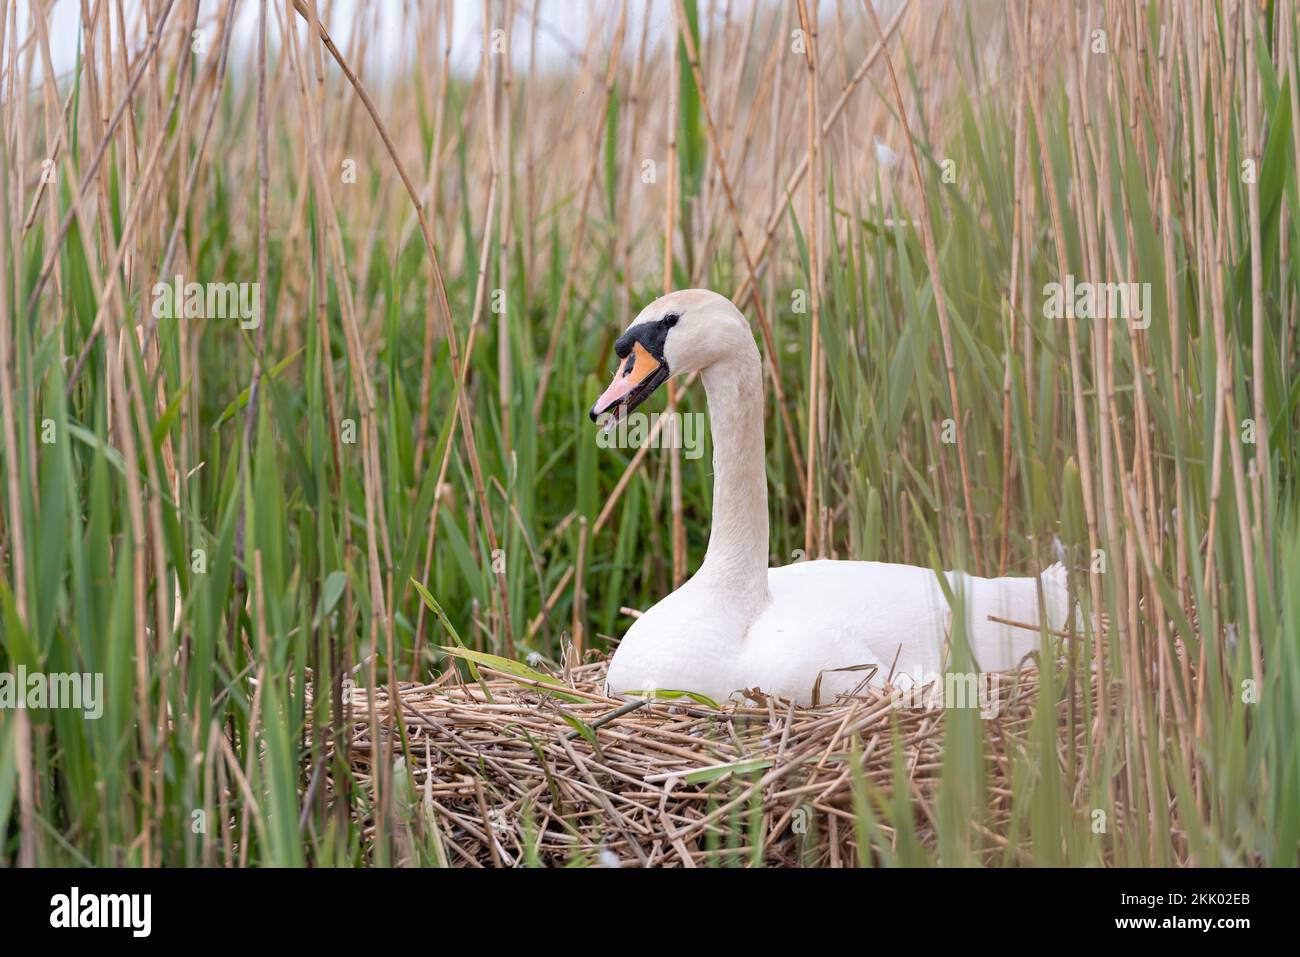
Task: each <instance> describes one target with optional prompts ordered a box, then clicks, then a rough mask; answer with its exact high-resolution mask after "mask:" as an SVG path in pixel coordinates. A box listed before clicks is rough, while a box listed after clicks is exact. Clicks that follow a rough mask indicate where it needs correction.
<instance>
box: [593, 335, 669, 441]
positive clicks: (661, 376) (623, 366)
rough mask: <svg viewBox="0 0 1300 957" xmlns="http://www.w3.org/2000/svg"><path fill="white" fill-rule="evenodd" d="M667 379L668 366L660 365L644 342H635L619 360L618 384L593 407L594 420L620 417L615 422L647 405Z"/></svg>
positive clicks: (607, 391)
mask: <svg viewBox="0 0 1300 957" xmlns="http://www.w3.org/2000/svg"><path fill="white" fill-rule="evenodd" d="M667 378H668V363H666V362H660V361H659V360H658V359H656V358H655V357H654V356H652V355H651V354H650V352H649V351H648V350H647V349H646V347H645V346H643V345H641V343H639V342H633V343H632V351H631V352H629V353H628V354H627V356H625V357H623V358H621V359H620V360H619V366H618V371H616V372H615V373H614V381H613V382H611V383H610V384H609V388H608V389H606V390H605V391H604V392H602V393H601V395H600V398H599V399H597V400H596V404H595V405H593V406H592V407H591V421H593V422H595V421H597V420H598V419H599V418H600V417H601V416H602V415H605V414H606V413H613V414H614V415H615V416H616V419H615V420H611V421H616V420H617V418H622V417H623V416H625V415H627V413H628V412H630V411H632V410H633V409H635V408H636V407H637V406H638V405H640V404H641V403H642V402H644V401H645V400H646V399H647V398H648V397H649V396H650V393H652V392H654V390H655V389H657V388H659V386H660V385H661V384H662V383H663V382H664V381H665V380H667Z"/></svg>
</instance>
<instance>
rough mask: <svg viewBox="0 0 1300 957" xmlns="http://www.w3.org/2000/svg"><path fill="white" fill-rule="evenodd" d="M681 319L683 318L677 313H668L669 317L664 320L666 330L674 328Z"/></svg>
mask: <svg viewBox="0 0 1300 957" xmlns="http://www.w3.org/2000/svg"><path fill="white" fill-rule="evenodd" d="M680 318H681V316H679V315H678V314H677V313H675V312H670V313H668V315H666V316H664V318H663V324H664V328H665V329H671V328H672V327H673V326H675V325H677V320H678V319H680Z"/></svg>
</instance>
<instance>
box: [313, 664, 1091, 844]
mask: <svg viewBox="0 0 1300 957" xmlns="http://www.w3.org/2000/svg"><path fill="white" fill-rule="evenodd" d="M604 669H605V664H604V662H598V663H594V664H588V665H583V666H581V667H578V668H574V669H572V670H571V671H570V672H568V673H567V674H566V676H565V680H564V681H563V682H562V683H561V684H557V685H554V686H551V685H542V684H540V683H538V682H535V681H530V680H528V679H526V678H520V677H512V676H510V675H506V674H502V673H500V672H495V671H493V670H491V669H489V668H480V674H479V677H480V680H479V681H477V682H474V681H465V680H464V679H463V678H462V676H460V675H459V674H458V673H457V672H456V671H455V669H451V670H449V671H448V673H447V674H444V675H443V676H442V677H441V678H440V679H439V680H438V681H436V682H434V683H433V684H426V685H415V684H403V685H400V686H399V689H398V697H399V699H400V700H399V705H400V706H399V707H390V702H389V700H388V699H389V694H388V691H387V689H385V688H379V689H375V691H374V692H373V695H374V701H373V705H374V710H373V716H372V711H371V705H372V702H371V701H370V698H369V695H370V692H369V691H368V690H367V689H363V688H350V689H349V690H348V693H347V699H348V701H349V703H350V706H351V707H350V709H349V711H350V717H349V721H348V726H349V729H350V735H349V742H348V751H347V755H346V759H347V762H348V765H349V767H350V770H351V781H352V786H354V787H363V788H365V789H366V790H367V791H368V792H369V793H372V794H373V790H372V789H373V788H374V786H375V783H376V782H375V775H376V773H377V771H379V770H380V769H381V765H383V764H384V762H385V759H386V761H387V762H391V764H388V765H386V766H387V767H391V768H392V770H393V773H392V774H388V775H385V777H386V779H387V781H388V782H389V784H384V785H383V786H384V787H389V786H391V787H392V788H393V792H394V797H393V799H392V800H391V801H390V802H386V805H385V806H390V807H392V808H393V811H392V813H393V814H394V820H393V821H392V822H391V824H392V826H391V827H390V828H388V829H387V831H388V832H389V833H395V834H396V835H397V845H398V846H397V849H396V850H397V854H398V859H399V861H405V862H406V863H420V862H421V861H422V860H429V862H431V863H441V864H447V865H452V866H457V865H459V866H470V867H483V866H488V867H491V866H506V867H510V866H520V865H525V864H540V865H544V866H565V865H573V864H599V865H604V866H644V867H652V866H681V867H696V866H701V865H712V864H725V863H739V862H752V861H755V860H757V859H759V858H761V859H762V860H763V861H764V862H765V863H767V864H772V865H805V866H807V865H815V866H839V865H854V864H857V863H859V862H861V863H871V862H872V860H873V851H872V849H871V848H861V847H859V846H858V833H857V828H855V796H856V797H857V798H858V804H857V807H858V808H861V807H862V806H863V800H864V798H863V796H864V795H870V796H871V798H872V800H873V801H875V802H877V804H878V803H879V802H880V800H881V799H882V798H884V799H888V798H889V797H890V796H891V794H892V791H893V789H894V787H895V783H896V782H898V781H906V786H907V788H908V790H909V794H908V796H907V800H908V801H909V802H910V804H911V807H912V813H913V822H912V823H913V826H914V829H913V832H912V833H913V834H914V835H916V836H918V837H919V838H920V839H921V841H922V843H924V844H927V845H929V846H931V847H933V845H934V838H935V820H936V810H935V800H934V799H935V796H936V792H937V789H938V784H939V780H940V776H941V769H942V766H943V758H944V754H943V749H944V722H945V717H944V715H945V712H944V709H943V708H942V707H937V706H936V705H937V702H938V700H940V699H937V698H935V697H925V696H926V695H931V696H933V695H934V694H937V693H941V691H940V689H938V688H937V686H931V687H930V688H929V689H926V691H924V692H916V691H913V692H909V693H904V694H903V696H902V697H901V698H900V693H899V692H891V691H888V690H881V689H875V688H865V687H864V688H860V689H859V690H858V691H857V692H855V694H854V695H852V696H850V697H842V698H840V699H839V700H837V701H836V702H835V703H834V704H830V705H826V706H823V707H820V708H797V707H794V706H793V705H792V704H790V703H788V702H783V701H781V700H778V699H775V698H766V697H763V696H761V695H756V694H755V693H751V695H753V696H752V697H749V698H747V699H746V700H745V702H744V703H743V704H738V705H737V704H733V705H732V706H730V707H728V708H727V709H725V710H722V711H716V710H713V709H712V708H709V707H706V706H704V705H701V704H698V703H696V702H695V701H692V700H688V699H674V700H652V701H639V700H638V701H631V702H628V701H622V700H617V699H612V698H608V697H606V696H605V695H604V694H603V693H602V691H601V689H602V688H603V678H604ZM979 677H980V678H981V679H985V678H987V679H992V680H990V681H987V682H985V683H982V684H981V685H980V686H979V688H978V692H977V693H978V694H979V698H978V702H976V701H975V699H973V698H972V699H970V702H969V704H968V706H970V704H974V705H975V706H976V707H978V708H979V709H980V711H979V716H980V720H979V721H978V725H979V727H980V728H981V729H982V731H983V735H984V747H983V753H984V756H985V760H986V774H985V781H986V788H987V796H988V806H987V813H986V814H985V815H984V816H983V819H982V823H978V824H974V825H973V826H974V827H976V828H977V829H978V830H980V831H981V832H982V833H983V838H982V839H981V840H978V841H976V842H975V843H976V844H978V845H980V846H981V847H982V848H984V850H983V851H981V853H983V854H986V855H987V856H988V858H989V860H990V862H992V861H993V860H994V859H998V860H1006V859H1008V858H1010V859H1011V860H1013V861H1014V860H1016V858H1017V854H1018V851H1017V849H1016V848H1014V847H1010V846H1009V845H1008V839H1007V837H1006V836H1005V835H1006V832H1007V831H1008V830H1009V828H1007V827H1005V824H1006V822H1007V820H1008V819H1009V817H1010V815H1011V801H1012V781H1011V777H1012V769H1013V767H1014V766H1015V764H1016V761H1014V760H1013V758H1015V757H1016V756H1017V755H1019V756H1022V757H1023V756H1024V755H1025V754H1027V753H1029V752H1027V751H1026V749H1027V747H1028V737H1029V724H1030V719H1031V717H1032V715H1033V713H1034V710H1035V707H1036V705H1037V702H1038V700H1039V693H1040V687H1041V676H1040V675H1039V673H1038V671H1037V670H1036V669H1027V670H1023V671H1020V672H1016V673H1014V674H1001V675H987V676H979ZM968 689H969V686H968ZM960 690H961V689H960V687H956V688H954V687H952V686H950V688H949V693H950V694H951V693H953V691H956V692H957V693H960ZM557 691H558V692H560V693H561V694H562V695H563V698H561V697H557V695H556V692H557ZM1057 692H1058V693H1057V695H1056V697H1057V712H1058V718H1059V721H1058V726H1057V727H1058V754H1059V756H1060V758H1061V760H1062V765H1063V766H1065V765H1067V764H1069V763H1070V762H1072V761H1075V760H1076V759H1078V758H1079V755H1080V754H1081V752H1082V748H1083V741H1084V728H1083V726H1082V725H1083V719H1082V715H1083V714H1084V712H1083V711H1082V710H1080V709H1081V706H1082V696H1083V694H1084V693H1090V694H1093V695H1094V696H1095V693H1096V688H1095V682H1094V687H1092V688H1087V689H1085V688H1083V687H1080V686H1078V685H1077V683H1075V684H1074V685H1073V692H1074V693H1073V694H1072V695H1066V694H1063V693H1061V689H1060V688H1059V687H1058V689H1057ZM399 713H400V718H401V733H400V734H399V733H395V728H396V725H395V723H394V720H393V719H394V716H395V715H397V714H399ZM1093 713H1094V714H1095V713H1096V712H1095V701H1094V710H1093ZM372 722H373V723H372ZM376 729H377V730H378V736H377V737H376V735H375V733H374V732H375V730H376ZM1070 729H1073V734H1071V733H1070ZM403 735H404V737H405V742H406V743H405V747H403V746H402V741H401V739H402V736H403ZM333 765H334V762H333V761H330V762H328V763H327V765H326V766H327V767H331V766H333ZM855 780H856V781H857V784H856V785H855ZM334 783H335V782H333V781H330V782H328V786H329V787H330V790H331V791H333V785H334ZM381 783H382V782H381ZM877 804H873V805H872V806H873V807H874V806H877ZM877 820H879V818H878V819H877ZM381 827H383V824H382V823H378V824H377V822H375V821H374V820H373V819H372V820H371V821H369V822H367V829H366V834H367V835H368V837H369V838H370V839H373V837H374V834H375V833H376V831H377V829H378V828H381ZM883 833H886V834H890V835H892V833H893V832H892V830H891V829H890V828H889V827H888V826H887V825H885V826H883ZM417 847H419V848H423V849H424V851H423V852H422V851H418V850H417V849H416V848H417Z"/></svg>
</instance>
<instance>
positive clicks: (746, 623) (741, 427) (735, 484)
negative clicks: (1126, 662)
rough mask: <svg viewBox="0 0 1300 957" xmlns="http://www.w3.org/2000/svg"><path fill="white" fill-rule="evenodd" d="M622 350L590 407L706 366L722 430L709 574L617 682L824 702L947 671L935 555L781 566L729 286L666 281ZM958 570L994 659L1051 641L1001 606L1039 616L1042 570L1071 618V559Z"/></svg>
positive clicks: (981, 655) (955, 577)
mask: <svg viewBox="0 0 1300 957" xmlns="http://www.w3.org/2000/svg"><path fill="white" fill-rule="evenodd" d="M614 351H615V353H616V354H617V356H618V359H619V365H618V369H617V370H616V371H615V373H614V380H613V382H611V383H610V385H609V388H607V389H606V390H605V391H604V393H603V394H602V395H601V396H600V398H598V399H597V400H596V402H595V404H594V405H593V406H592V407H591V412H590V416H591V419H592V421H593V422H598V423H601V424H602V425H603V426H604V427H606V428H612V427H613V426H614V425H615V424H616V423H618V422H620V421H622V420H623V419H624V418H626V416H627V415H628V413H629V412H631V411H632V410H633V409H635V408H636V407H637V406H639V405H640V404H641V403H643V402H644V401H645V400H646V399H647V398H648V397H649V396H650V395H651V393H653V392H654V391H655V390H656V389H657V388H658V387H659V386H660V385H662V384H663V383H664V382H665V381H667V380H668V379H669V378H670V377H671V376H681V375H686V374H689V373H692V372H698V373H699V375H700V380H701V382H702V383H703V385H704V392H705V395H706V396H707V400H708V414H709V418H710V424H711V429H712V434H713V446H714V453H713V516H712V520H713V525H712V528H711V529H710V533H709V544H708V549H707V550H706V552H705V555H704V561H703V562H702V563H701V565H700V567H699V569H698V570H697V571H696V572H695V574H694V575H693V576H691V577H690V578H689V579H688V580H687V581H686V582H684V583H683V584H682V585H681V587H679V588H678V589H677V590H676V591H674V592H672V593H671V594H669V595H668V596H667V597H665V598H663V599H662V600H661V601H659V602H658V603H656V604H655V605H654V606H652V607H651V608H650V609H648V610H647V611H646V612H645V613H644V614H643V615H642V616H641V617H640V618H638V619H636V620H635V621H634V622H633V623H632V625H631V627H630V628H628V630H627V632H626V634H625V635H624V636H623V639H622V641H621V642H620V643H619V645H618V647H617V649H616V650H615V652H614V656H613V658H612V659H611V661H610V663H609V667H608V670H607V678H606V681H607V684H606V692H607V693H608V694H610V695H614V696H619V697H629V696H632V695H638V696H639V695H645V694H648V693H651V692H654V691H660V690H669V689H671V690H674V691H689V692H695V693H697V694H702V695H706V696H708V697H709V698H711V699H713V700H715V701H719V702H721V701H726V700H727V699H728V698H730V697H732V696H733V695H734V694H736V693H737V692H741V693H743V692H746V691H749V690H751V689H758V690H759V691H761V692H763V693H765V694H768V695H779V696H781V697H783V698H787V699H793V700H794V701H795V702H796V703H797V704H800V705H813V704H817V703H822V704H825V703H830V702H832V701H834V700H835V697H836V696H837V695H840V694H846V693H850V692H852V691H853V690H854V689H855V688H857V687H859V686H860V685H862V684H863V682H864V681H869V682H870V683H872V684H874V685H877V686H882V685H884V684H885V683H886V682H889V683H890V684H891V686H892V687H895V688H898V687H915V686H916V685H918V684H920V683H922V682H925V681H928V680H933V678H934V677H935V676H938V675H942V674H943V669H944V665H945V644H946V640H947V636H948V635H949V634H950V633H951V615H950V607H949V602H948V599H947V598H946V597H945V594H944V590H943V588H942V587H941V586H940V584H939V581H938V576H937V575H936V573H935V572H934V571H933V570H932V569H929V568H922V567H918V566H914V565H899V564H890V563H886V562H863V561H827V560H818V561H799V562H795V563H794V564H791V565H786V566H784V567H779V568H770V567H768V513H767V477H766V472H765V468H764V436H763V371H762V366H761V363H760V359H759V353H758V346H757V345H756V344H755V342H754V336H753V333H752V331H751V330H750V326H749V323H748V321H747V320H746V319H745V317H744V316H743V315H741V313H740V311H739V310H738V309H737V308H736V307H735V306H734V305H733V304H732V302H731V301H730V300H729V299H727V298H726V297H725V296H722V295H719V294H718V293H715V292H712V291H710V290H707V289H685V290H679V291H677V292H673V293H670V294H668V295H665V296H662V297H661V298H659V299H656V300H655V301H654V302H652V303H650V304H649V305H648V306H646V307H645V308H644V309H643V310H642V311H641V312H640V314H638V315H637V317H636V319H635V320H634V321H633V322H632V324H631V325H630V326H628V328H627V330H626V331H625V332H624V333H623V334H622V335H621V336H620V337H619V338H618V340H617V341H616V342H615V345H614ZM944 574H945V577H946V578H947V581H948V584H949V586H950V589H951V590H952V591H953V593H954V594H961V595H962V596H963V597H964V606H965V612H966V615H967V622H968V626H967V635H968V640H969V643H970V647H971V651H972V652H973V654H974V657H975V662H976V665H977V666H978V667H979V669H980V670H982V671H1005V670H1010V669H1014V668H1017V667H1019V665H1020V663H1021V662H1022V661H1023V659H1024V658H1025V656H1026V655H1028V654H1029V653H1030V652H1032V651H1035V650H1036V649H1038V647H1039V641H1040V637H1039V632H1038V631H1037V630H1034V629H1028V628H1014V627H1008V626H1006V625H1003V624H999V623H997V622H993V621H990V620H989V617H988V616H989V615H995V616H997V617H999V618H1003V619H1007V620H1010V621H1017V622H1023V623H1029V624H1035V623H1037V622H1039V621H1040V617H1041V616H1040V614H1039V608H1040V603H1039V582H1040V581H1041V585H1042V595H1043V606H1045V608H1046V611H1047V618H1048V627H1049V628H1050V629H1053V630H1057V629H1060V628H1061V627H1062V626H1063V624H1064V622H1065V619H1066V616H1067V615H1068V611H1069V594H1068V590H1067V585H1066V572H1065V568H1064V567H1063V566H1062V565H1060V564H1057V565H1054V566H1052V567H1051V568H1049V569H1047V570H1046V571H1044V572H1043V574H1042V575H1041V576H1040V578H1039V579H1035V578H993V579H989V578H977V577H974V576H971V575H967V574H965V573H962V572H945V573H944ZM837 669H838V670H837ZM849 669H851V670H849Z"/></svg>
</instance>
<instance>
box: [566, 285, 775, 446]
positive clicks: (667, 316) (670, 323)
mask: <svg viewBox="0 0 1300 957" xmlns="http://www.w3.org/2000/svg"><path fill="white" fill-rule="evenodd" d="M614 353H615V354H616V355H617V356H618V368H617V369H616V370H615V371H614V381H613V382H611V383H610V384H609V388H608V389H606V390H605V391H604V392H603V393H602V394H601V396H600V398H599V399H597V400H596V404H595V405H593V406H592V407H591V421H593V422H595V421H596V420H597V419H599V418H600V417H601V416H602V415H605V414H606V413H612V414H614V415H615V416H616V417H618V418H622V417H623V416H625V415H627V413H629V412H631V411H632V410H633V409H635V408H636V407H637V406H638V405H640V404H641V403H642V402H644V401H645V400H646V399H648V398H649V397H650V394H651V393H653V392H654V391H655V389H657V388H659V386H661V385H663V384H664V383H665V382H667V381H668V379H669V378H670V377H671V376H676V375H685V374H686V373H690V372H701V371H703V370H704V369H707V368H708V367H709V366H711V365H713V364H714V363H716V362H721V361H723V360H725V359H727V358H729V357H731V356H733V355H751V354H753V355H756V354H757V350H756V349H755V347H754V336H753V333H752V332H750V329H749V323H748V322H746V321H745V317H744V316H742V315H741V314H740V311H739V310H738V309H737V308H736V307H735V306H734V305H732V303H731V300H730V299H728V298H727V297H726V296H720V295H718V294H717V293H716V292H711V291H709V290H708V289H681V290H678V291H677V292H670V293H669V294H668V295H666V296H660V297H659V298H658V299H656V300H655V301H654V302H652V303H650V305H648V306H646V307H645V308H644V309H642V310H641V313H640V314H639V315H638V316H637V317H636V318H635V319H634V320H632V324H631V325H630V326H628V327H627V331H626V332H624V333H623V334H622V335H621V336H619V337H618V341H617V342H615V343H614ZM611 421H613V420H611Z"/></svg>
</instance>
